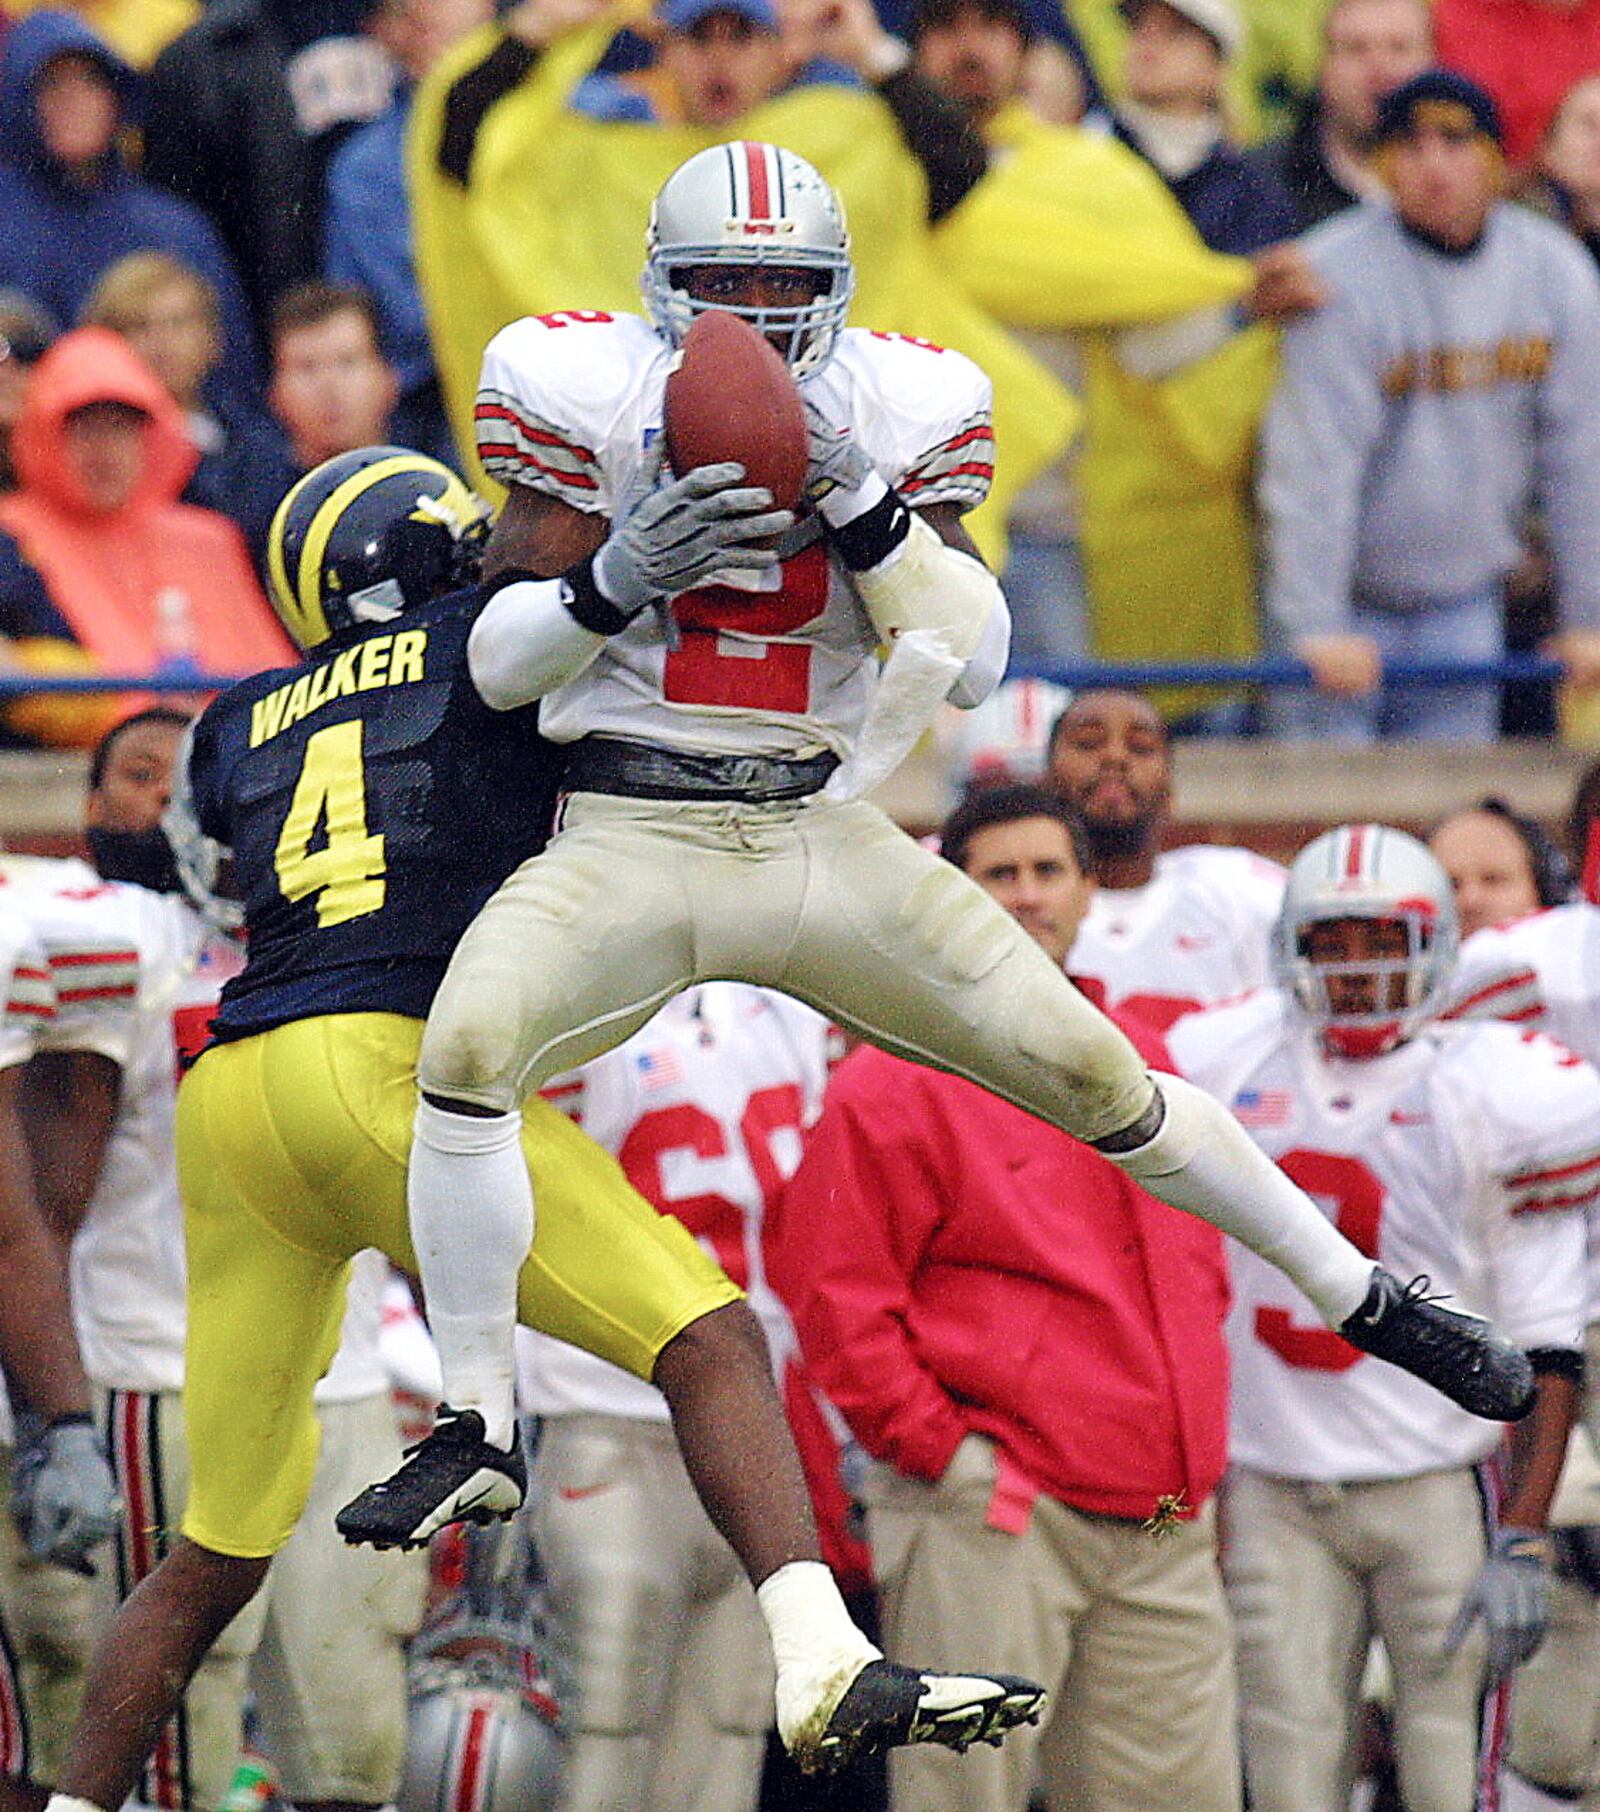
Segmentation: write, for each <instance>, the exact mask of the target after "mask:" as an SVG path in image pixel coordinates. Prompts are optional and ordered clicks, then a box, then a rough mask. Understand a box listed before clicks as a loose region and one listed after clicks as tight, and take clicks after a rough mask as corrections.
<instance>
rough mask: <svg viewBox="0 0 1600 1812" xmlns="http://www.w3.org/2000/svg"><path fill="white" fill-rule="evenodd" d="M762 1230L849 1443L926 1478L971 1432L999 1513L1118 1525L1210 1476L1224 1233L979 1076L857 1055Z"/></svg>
mask: <svg viewBox="0 0 1600 1812" xmlns="http://www.w3.org/2000/svg"><path fill="white" fill-rule="evenodd" d="M1119 1023H1123V1028H1124V1030H1126V1031H1128V1033H1129V1035H1130V1036H1131V1037H1133V1038H1134V1041H1135V1042H1136V1043H1137V1044H1138V1045H1139V1047H1140V1050H1141V1051H1142V1053H1143V1054H1144V1056H1145V1057H1146V1059H1147V1060H1148V1061H1150V1062H1152V1063H1153V1064H1156V1065H1159V1066H1161V1067H1165V1068H1170V1067H1171V1065H1170V1062H1169V1061H1168V1060H1167V1058H1166V1056H1165V1052H1164V1050H1163V1049H1162V1048H1161V1046H1160V1045H1159V1042H1158V1041H1155V1040H1154V1039H1153V1038H1152V1037H1151V1036H1150V1035H1149V1034H1148V1033H1146V1032H1144V1031H1143V1030H1142V1029H1141V1030H1136V1029H1135V1028H1134V1027H1132V1026H1129V1025H1127V1024H1126V1022H1119ZM766 1240H767V1247H768V1252H767V1270H768V1276H769V1279H770V1280H771V1282H772V1283H773V1284H774V1285H775V1286H776V1288H777V1290H778V1292H779V1294H780V1295H781V1296H782V1297H783V1299H784V1301H785V1302H786V1303H787V1304H788V1306H789V1310H790V1312H791V1314H792V1315H793V1317H794V1321H795V1326H796V1328H797V1330H798V1332H799V1335H800V1341H801V1345H802V1347H803V1349H804V1352H805V1356H806V1361H807V1364H808V1366H809V1368H810V1372H811V1375H812V1377H813V1378H814V1379H815V1381H816V1383H817V1384H818V1385H820V1386H821V1388H822V1389H823V1390H825V1391H826V1392H827V1394H828V1396H829V1397H830V1398H832V1400H833V1401H834V1402H835V1403H836V1404H837V1405H838V1407H839V1409H840V1410H841V1412H842V1413H843V1415H844V1417H845V1420H846V1421H847V1422H849V1424H850V1426H851V1428H852V1429H853V1430H854V1431H855V1434H856V1437H857V1439H858V1440H859V1441H860V1442H861V1444H862V1446H863V1447H865V1448H866V1449H867V1451H868V1452H869V1453H871V1454H872V1455H874V1457H876V1458H878V1459H880V1460H884V1461H887V1462H888V1463H889V1464H890V1465H892V1466H894V1467H895V1468H896V1469H897V1470H898V1471H900V1472H903V1473H906V1474H909V1475H911V1476H913V1477H919V1478H926V1479H936V1478H938V1477H939V1476H940V1474H941V1473H942V1472H943V1471H944V1469H945V1467H946V1466H947V1465H948V1464H949V1461H950V1457H951V1455H952V1454H953V1453H954V1452H955V1450H956V1448H957V1447H958V1446H959V1445H960V1443H961V1440H962V1437H963V1436H964V1435H966V1434H968V1433H969V1432H972V1431H974V1430H976V1431H978V1432H980V1433H982V1434H986V1435H990V1436H992V1437H993V1438H994V1439H995V1440H996V1442H997V1443H998V1444H999V1447H1000V1450H1001V1459H1002V1472H1001V1478H1000V1481H999V1486H998V1489H997V1493H996V1503H995V1505H993V1506H991V1512H990V1520H991V1521H994V1522H998V1523H999V1524H1000V1526H1003V1527H1004V1526H1016V1523H1017V1522H1020V1521H1021V1520H1023V1519H1025V1511H1026V1505H1027V1503H1028V1502H1029V1501H1031V1498H1032V1497H1033V1496H1034V1495H1037V1493H1038V1492H1039V1491H1043V1492H1046V1493H1048V1494H1049V1495H1051V1496H1053V1497H1057V1498H1060V1499H1061V1500H1063V1501H1064V1502H1066V1503H1069V1504H1072V1505H1074V1506H1075V1507H1077V1508H1079V1509H1082V1510H1089V1511H1096V1512H1100V1513H1102V1514H1106V1515H1111V1516H1122V1517H1138V1518H1144V1517H1147V1516H1149V1515H1151V1514H1152V1513H1153V1512H1154V1511H1155V1509H1156V1506H1157V1500H1158V1499H1159V1498H1162V1497H1177V1496H1178V1495H1179V1494H1180V1493H1181V1494H1182V1501H1183V1503H1184V1505H1185V1506H1187V1507H1188V1508H1189V1509H1191V1510H1192V1509H1196V1508H1198V1507H1199V1506H1200V1505H1201V1504H1202V1503H1203V1502H1204V1501H1205V1499H1206V1498H1207V1497H1208V1496H1209V1495H1210V1493H1211V1491H1212V1490H1213V1489H1214V1488H1215V1486H1216V1483H1217V1480H1218V1479H1219V1478H1220V1477H1221V1475H1222V1470H1223V1466H1224V1464H1225V1463H1226V1458H1227V1422H1228V1360H1227V1349H1226V1346H1225V1345H1224V1342H1223V1336H1222V1321H1223V1316H1224V1314H1225V1313H1226V1310H1227V1303H1228V1284H1227V1267H1226V1261H1225V1258H1224V1255H1223V1250H1222V1241H1221V1238H1220V1236H1219V1235H1218V1234H1217V1233H1216V1232H1215V1230H1214V1229H1212V1228H1211V1227H1208V1226H1206V1225H1204V1224H1203V1223H1201V1222H1200V1221H1197V1220H1194V1219H1192V1218H1190V1217H1189V1216H1187V1215H1183V1214H1180V1213H1178V1212H1177V1211H1176V1210H1175V1209H1172V1208H1168V1207H1166V1206H1165V1205H1164V1204H1162V1203H1160V1202H1158V1201H1156V1200H1155V1199H1154V1198H1153V1197H1151V1196H1149V1195H1146V1194H1145V1193H1144V1191H1143V1190H1141V1189H1139V1188H1137V1187H1136V1186H1135V1185H1134V1184H1133V1183H1131V1182H1129V1180H1128V1179H1127V1178H1126V1177H1125V1176H1124V1175H1123V1174H1122V1172H1121V1171H1119V1170H1118V1169H1117V1168H1116V1167H1115V1166H1114V1165H1112V1164H1110V1163H1108V1162H1107V1160H1106V1159H1104V1158H1102V1157H1101V1156H1100V1155H1099V1154H1098V1153H1096V1152H1094V1151H1092V1150H1090V1148H1089V1147H1088V1146H1086V1145H1081V1144H1079V1143H1078V1142H1077V1141H1076V1140H1075V1139H1071V1138H1069V1137H1068V1136H1067V1135H1066V1134H1065V1133H1062V1132H1058V1131H1057V1130H1056V1129H1055V1128H1054V1127H1051V1126H1048V1125H1046V1124H1045V1122H1043V1121H1042V1120H1037V1119H1035V1118H1034V1117H1033V1116H1032V1115H1030V1114H1026V1113H1024V1112H1023V1111H1022V1110H1021V1109H1020V1108H1015V1107H1012V1106H1011V1105H1010V1104H1009V1103H1007V1102H1004V1101H1001V1100H1000V1099H999V1098H998V1097H997V1096H994V1095H991V1094H989V1093H987V1092H986V1091H985V1090H983V1089H980V1088H978V1087H976V1086H975V1085H974V1084H972V1083H970V1082H965V1081H962V1080H960V1079H959V1078H957V1077H954V1076H947V1075H944V1074H943V1073H942V1072H940V1071H937V1070H930V1069H924V1068H922V1067H921V1066H920V1065H917V1064H911V1063H907V1062H905V1061H903V1060H901V1059H899V1058H895V1057H889V1056H886V1055H884V1053H882V1052H881V1051H876V1050H870V1049H862V1050H860V1051H857V1052H856V1053H855V1054H854V1055H852V1056H851V1057H850V1058H848V1059H847V1060H846V1061H845V1063H843V1064H842V1065H841V1066H840V1068H839V1070H838V1071H837V1072H836V1074H835V1075H834V1078H833V1081H832V1082H831V1083H830V1085H829V1088H828V1093H827V1099H826V1103H825V1105H824V1108H823V1113H822V1117H821V1119H820V1120H819V1121H818V1123H817V1125H816V1127H815V1128H814V1129H813V1130H812V1132H811V1133H810V1135H809V1136H808V1139H807V1142H806V1149H805V1155H804V1157H803V1159H802V1161H801V1164H800V1168H799V1170H798V1171H797V1172H796V1174H795V1176H794V1178H793V1179H792V1181H791V1182H790V1184H789V1187H788V1189H787V1190H786V1191H785V1193H784V1196H783V1199H782V1201H781V1203H780V1204H779V1205H778V1208H777V1210H776V1211H775V1212H772V1213H769V1215H768V1220H767V1226H766ZM1005 1503H1009V1505H1010V1512H1009V1513H1008V1512H1007V1511H1006V1509H1005V1507H1004V1505H1005ZM1008 1514H1009V1516H1010V1518H1011V1520H1009V1521H1008V1520H1007V1518H1008Z"/></svg>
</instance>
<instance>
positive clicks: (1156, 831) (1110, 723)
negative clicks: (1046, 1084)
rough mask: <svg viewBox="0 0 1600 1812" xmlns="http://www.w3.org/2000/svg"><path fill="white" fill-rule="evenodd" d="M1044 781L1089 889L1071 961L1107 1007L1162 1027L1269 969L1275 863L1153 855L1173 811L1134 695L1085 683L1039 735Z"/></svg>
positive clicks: (1242, 852) (1154, 734)
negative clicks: (1088, 854) (1066, 819)
mask: <svg viewBox="0 0 1600 1812" xmlns="http://www.w3.org/2000/svg"><path fill="white" fill-rule="evenodd" d="M1049 783H1050V784H1051V785H1052V786H1054V787H1055V788H1056V789H1057V790H1058V791H1060V792H1062V793H1064V794H1065V795H1066V797H1067V799H1068V800H1069V801H1070V802H1071V803H1072V805H1073V806H1074V807H1075V808H1076V809H1077V812H1078V815H1079V816H1080V817H1081V818H1082V820H1083V824H1084V829H1085V830H1086V831H1087V832H1088V834H1089V843H1090V846H1091V848H1092V849H1093V850H1094V857H1095V876H1096V879H1097V883H1098V884H1097V886H1096V888H1095V894H1094V899H1093V901H1092V902H1091V904H1090V907H1089V913H1088V917H1087V918H1085V920H1084V922H1083V929H1082V930H1081V931H1080V932H1079V933H1078V941H1077V942H1076V943H1075V944H1074V945H1073V947H1072V967H1073V970H1074V971H1075V972H1076V973H1078V974H1080V975H1084V976H1088V977H1091V978H1092V979H1093V980H1095V981H1097V982H1099V983H1100V985H1101V987H1103V988H1104V989H1105V992H1106V1005H1107V1006H1108V1007H1115V1008H1116V1009H1118V1010H1119V1011H1121V1012H1124V1013H1132V1014H1134V1015H1135V1016H1136V1017H1138V1018H1139V1019H1142V1020H1143V1021H1144V1022H1145V1023H1146V1024H1147V1025H1150V1026H1153V1027H1154V1028H1155V1029H1156V1030H1158V1031H1164V1030H1165V1029H1166V1028H1167V1027H1168V1026H1170V1025H1171V1024H1172V1023H1173V1022H1174V1021H1175V1020H1178V1019H1181V1018H1182V1017H1183V1015H1184V1014H1185V1013H1192V1012H1193V1011H1194V1010H1195V1008H1196V1007H1210V1006H1215V1005H1216V1004H1217V1002H1218V1001H1222V1000H1230V999H1231V998H1232V997H1233V996H1234V995H1235V994H1243V993H1245V992H1247V991H1248V990H1249V989H1251V988H1259V987H1261V986H1262V985H1263V984H1264V983H1265V982H1266V981H1267V980H1268V975H1269V969H1268V954H1267V953H1268V945H1269V944H1270V942H1271V937H1272V926H1273V922H1274V920H1275V919H1276V918H1277V916H1278V907H1279V906H1280V905H1281V904H1282V901H1283V870H1282V869H1281V868H1279V867H1278V865H1277V864H1276V863H1275V862H1268V861H1266V860H1265V859H1264V858H1263V857H1261V856H1257V855H1253V854H1252V853H1251V852H1250V851H1249V850H1247V849H1223V848H1218V847H1215V846H1213V845H1211V844H1204V843H1195V844H1189V845H1187V846H1186V847H1182V848H1178V849H1173V850H1168V851H1167V852H1166V853H1164V854H1163V853H1162V847H1161V846H1162V843H1163V842H1164V841H1165V838H1166V832H1167V827H1168V824H1169V822H1170V820H1171V815H1172V748H1171V742H1170V739H1169V737H1168V735H1167V726H1166V725H1165V724H1164V723H1163V722H1162V720H1161V717H1160V715H1159V713H1158V712H1157V711H1156V709H1155V707H1154V706H1153V705H1152V704H1151V703H1150V701H1149V700H1148V699H1147V698H1145V697H1143V696H1142V695H1141V694H1139V693H1137V692H1114V691H1106V692H1084V693H1081V694H1080V695H1079V696H1078V697H1077V698H1075V699H1074V700H1073V701H1072V703H1071V704H1070V705H1069V706H1068V707H1067V708H1066V709H1065V710H1064V711H1063V712H1062V713H1061V715H1060V716H1059V717H1058V718H1057V719H1056V722H1055V727H1054V728H1053V729H1052V731H1051V733H1050V772H1049Z"/></svg>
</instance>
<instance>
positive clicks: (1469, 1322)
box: [1339, 1266, 1535, 1422]
mask: <svg viewBox="0 0 1600 1812" xmlns="http://www.w3.org/2000/svg"><path fill="white" fill-rule="evenodd" d="M1430 1287H1431V1286H1430V1284H1429V1280H1428V1279H1427V1278H1426V1277H1414V1278H1412V1280H1411V1282H1410V1283H1408V1284H1402V1283H1401V1282H1400V1279H1399V1278H1398V1277H1394V1276H1391V1274H1390V1273H1389V1272H1387V1271H1385V1270H1384V1269H1382V1267H1381V1266H1379V1267H1375V1268H1374V1270H1373V1273H1372V1286H1371V1288H1370V1289H1369V1290H1368V1291H1367V1299H1366V1301H1365V1302H1364V1303H1362V1305H1361V1307H1360V1308H1359V1309H1357V1310H1356V1312H1355V1313H1354V1314H1353V1315H1352V1316H1350V1317H1349V1319H1348V1320H1346V1321H1344V1322H1341V1323H1340V1326H1339V1332H1340V1333H1341V1334H1343V1335H1344V1337H1345V1339H1346V1340H1348V1341H1349V1342H1350V1344H1351V1345H1352V1346H1358V1347H1360V1348H1361V1350H1362V1352H1364V1353H1371V1354H1373V1355H1374V1356H1375V1357H1377V1358H1379V1359H1387V1360H1388V1361H1389V1363H1390V1364H1391V1365H1398V1366H1399V1367H1400V1369H1401V1370H1402V1371H1406V1372H1410V1373H1411V1374H1412V1376H1413V1377H1417V1378H1420V1379H1421V1380H1422V1381H1423V1383H1424V1384H1431V1385H1432V1386H1433V1388H1434V1389H1435V1390H1438V1391H1443V1393H1444V1394H1445V1396H1447V1397H1448V1398H1449V1399H1450V1401H1451V1402H1452V1403H1459V1404H1460V1405H1461V1407H1462V1408H1463V1409H1466V1410H1470V1411H1471V1412H1472V1414H1473V1415H1475V1416H1483V1417H1484V1418H1485V1419H1486V1420H1488V1421H1490V1422H1515V1421H1516V1420H1517V1419H1518V1418H1519V1417H1521V1416H1525V1415H1526V1414H1527V1413H1528V1411H1529V1410H1530V1409H1532V1408H1533V1401H1534V1395H1535V1385H1534V1377H1533V1367H1532V1365H1531V1364H1530V1363H1529V1361H1528V1355H1527V1354H1526V1353H1525V1352H1523V1351H1522V1349H1521V1348H1520V1347H1517V1346H1513V1345H1512V1343H1511V1342H1510V1341H1509V1340H1507V1339H1506V1337H1505V1336H1504V1335H1503V1334H1497V1333H1496V1332H1495V1330H1494V1329H1493V1328H1492V1327H1491V1326H1490V1325H1489V1323H1488V1322H1487V1321H1485V1320H1484V1319H1483V1318H1482V1317H1481V1316H1479V1315H1468V1314H1465V1313H1464V1312H1463V1311H1462V1310H1460V1309H1447V1308H1445V1307H1444V1306H1443V1305H1442V1303H1441V1302H1440V1301H1439V1299H1438V1298H1437V1297H1430V1296H1429V1294H1428V1291H1429V1289H1430Z"/></svg>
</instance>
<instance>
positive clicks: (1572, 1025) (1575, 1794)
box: [1451, 900, 1600, 1812]
mask: <svg viewBox="0 0 1600 1812" xmlns="http://www.w3.org/2000/svg"><path fill="white" fill-rule="evenodd" d="M1451 1011H1452V1013H1455V1014H1458V1015H1461V1016H1462V1017H1466V1018H1483V1017H1488V1018H1494V1019H1502V1020H1506V1021H1509V1022H1510V1023H1511V1024H1512V1025H1519V1026H1524V1027H1527V1028H1530V1029H1537V1030H1539V1031H1542V1032H1546V1033H1548V1034H1549V1036H1550V1037H1552V1038H1554V1039H1557V1040H1558V1041H1559V1042H1560V1043H1562V1044H1564V1045H1566V1046H1567V1047H1568V1048H1569V1049H1570V1050H1573V1051H1576V1052H1577V1053H1578V1054H1579V1056H1581V1057H1586V1058H1588V1060H1589V1061H1590V1062H1591V1063H1594V1064H1597V1065H1600V906H1595V905H1593V904H1591V903H1590V902H1589V901H1587V900H1574V901H1572V902H1570V903H1569V904H1567V905H1565V906H1556V907H1552V908H1550V909H1549V910H1547V911H1543V912H1533V913H1530V914H1528V915H1527V916H1525V917H1522V918H1517V919H1514V920H1511V921H1510V922H1509V923H1507V924H1504V925H1494V926H1489V927H1486V928H1485V929H1483V930H1480V931H1478V932H1477V933H1476V934H1475V935H1474V936H1472V937H1470V938H1468V939H1467V941H1466V943H1465V944H1464V945H1463V947H1462V951H1461V965H1460V969H1459V972H1458V976H1457V981H1456V986H1455V990H1454V1004H1453V1006H1452V1008H1451ZM1587 1212H1588V1223H1589V1292H1588V1314H1589V1330H1588V1340H1587V1357H1588V1388H1587V1390H1586V1392H1585V1398H1584V1408H1583V1418H1582V1420H1583V1426H1582V1427H1581V1428H1580V1429H1579V1430H1578V1432H1577V1433H1575V1434H1574V1436H1573V1441H1574V1443H1578V1442H1584V1441H1586V1442H1587V1443H1588V1445H1589V1452H1588V1454H1580V1453H1577V1452H1569V1456H1568V1461H1567V1467H1568V1472H1569V1474H1574V1475H1579V1476H1582V1475H1587V1476H1592V1472H1593V1466H1594V1463H1595V1460H1594V1456H1595V1454H1596V1453H1597V1452H1600V1208H1597V1207H1594V1206H1590V1207H1588V1210H1587ZM1580 1468H1582V1475H1580V1474H1579V1469H1580ZM1562 1496H1563V1499H1565V1500H1566V1502H1565V1503H1563V1504H1560V1505H1558V1507H1557V1515H1556V1518H1555V1521H1556V1522H1557V1524H1558V1525H1560V1524H1562V1523H1569V1524H1570V1525H1571V1532H1570V1533H1569V1532H1568V1531H1567V1529H1565V1528H1562V1527H1559V1526H1558V1528H1557V1531H1556V1548H1557V1566H1556V1577H1555V1579H1554V1581H1553V1582H1552V1597H1551V1617H1550V1637H1549V1640H1548V1641H1547V1642H1546V1643H1545V1645H1544V1647H1543V1648H1542V1649H1541V1650H1540V1651H1539V1653H1538V1654H1537V1655H1536V1656H1534V1658H1533V1660H1532V1661H1531V1662H1530V1663H1529V1665H1528V1667H1527V1668H1526V1669H1524V1671H1523V1672H1522V1674H1521V1675H1520V1676H1519V1677H1518V1680H1517V1685H1516V1694H1515V1698H1514V1700H1513V1705H1512V1719H1511V1768H1512V1770H1513V1773H1512V1774H1511V1775H1510V1776H1508V1780H1507V1793H1506V1812H1534V1809H1535V1808H1545V1807H1551V1808H1554V1807H1559V1806H1565V1805H1571V1804H1572V1803H1573V1802H1574V1801H1576V1800H1577V1799H1579V1798H1580V1796H1583V1795H1585V1794H1587V1795H1588V1796H1589V1797H1588V1798H1585V1799H1584V1800H1583V1803H1584V1804H1585V1805H1589V1804H1592V1803H1594V1799H1595V1796H1596V1793H1597V1791H1600V1677H1597V1674H1596V1661H1597V1659H1600V1570H1597V1568H1596V1566H1595V1562H1594V1556H1595V1554H1596V1553H1597V1552H1600V1545H1597V1543H1596V1539H1595V1535H1594V1528H1595V1526H1596V1525H1600V1500H1597V1499H1596V1498H1595V1496H1594V1494H1593V1493H1592V1492H1590V1493H1587V1494H1585V1493H1583V1492H1581V1491H1575V1492H1573V1493H1570V1494H1569V1493H1567V1492H1566V1491H1565V1490H1564V1491H1563V1493H1562ZM1580 1682H1582V1683H1583V1684H1582V1685H1581V1686H1580V1684H1579V1683H1580Z"/></svg>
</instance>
